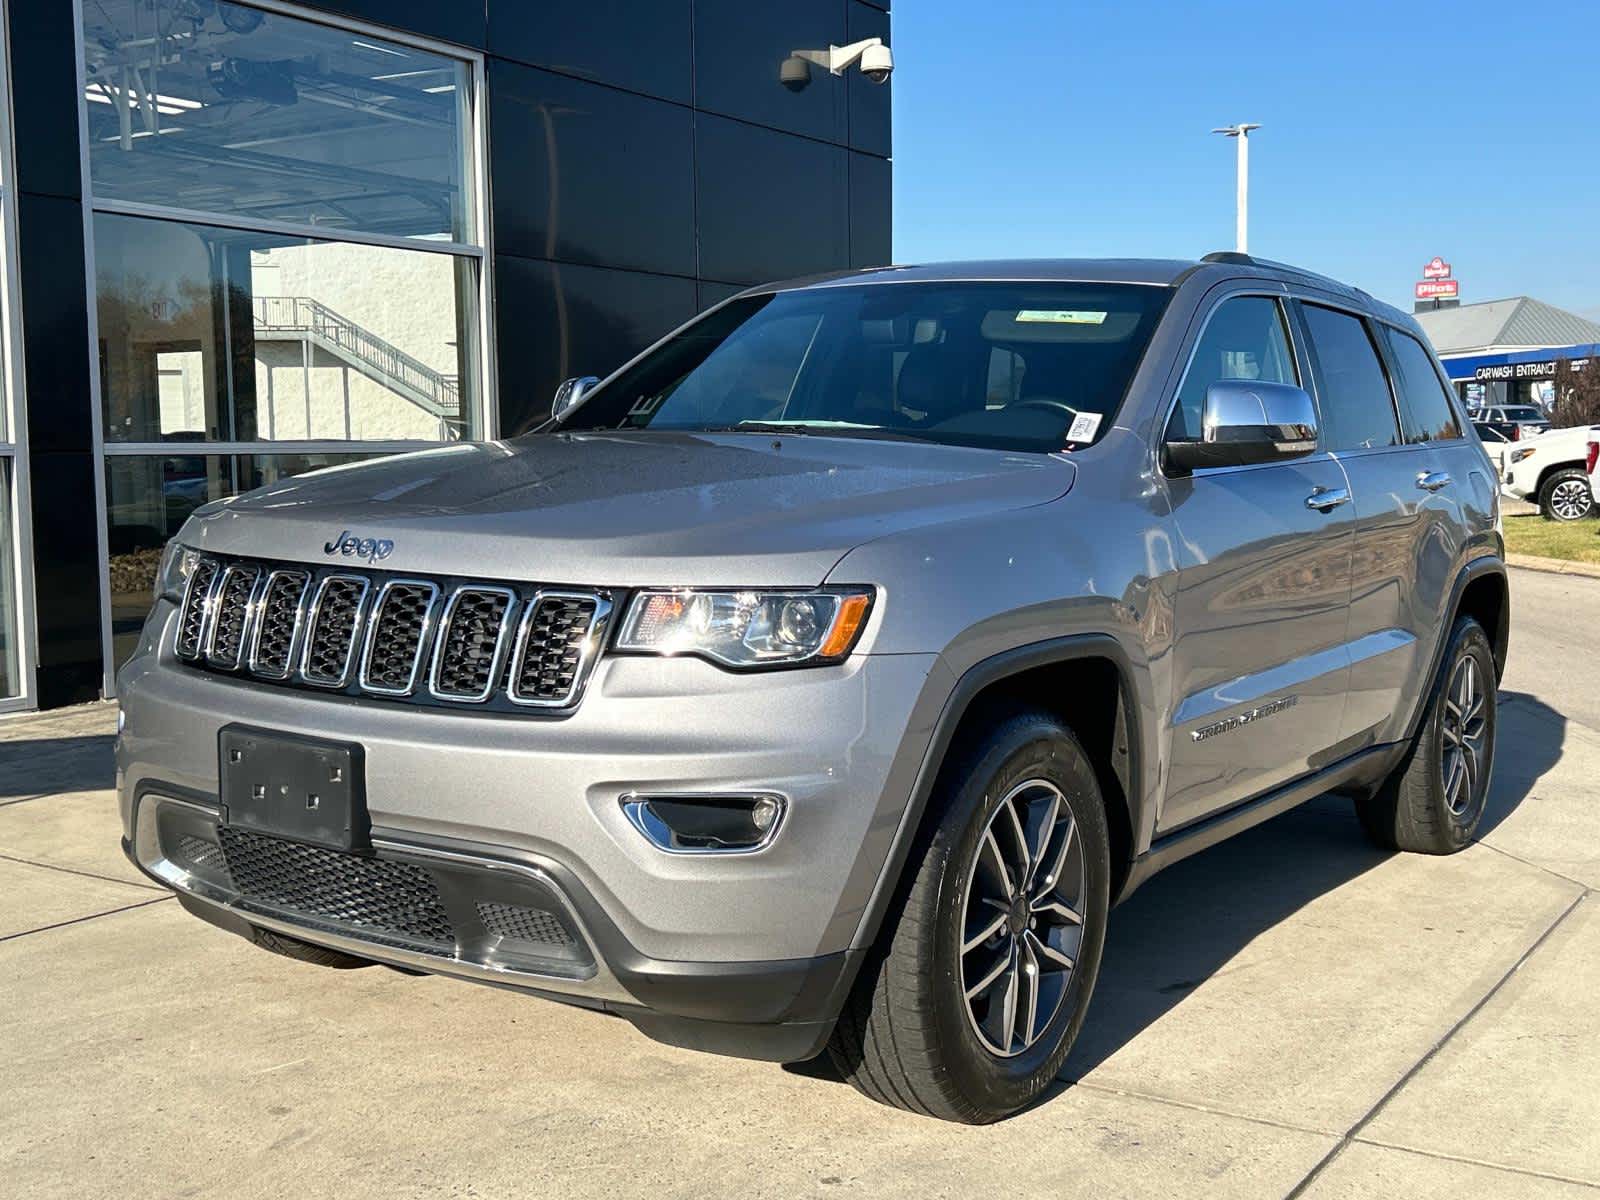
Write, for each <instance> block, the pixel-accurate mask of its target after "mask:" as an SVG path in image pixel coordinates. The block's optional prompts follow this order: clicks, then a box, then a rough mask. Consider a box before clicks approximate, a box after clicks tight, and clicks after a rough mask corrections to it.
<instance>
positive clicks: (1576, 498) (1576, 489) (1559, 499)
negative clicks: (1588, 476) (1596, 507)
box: [1550, 479, 1594, 521]
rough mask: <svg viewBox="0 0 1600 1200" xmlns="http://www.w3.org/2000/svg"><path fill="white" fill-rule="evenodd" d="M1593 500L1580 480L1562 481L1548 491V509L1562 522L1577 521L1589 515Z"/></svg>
mask: <svg viewBox="0 0 1600 1200" xmlns="http://www.w3.org/2000/svg"><path fill="white" fill-rule="evenodd" d="M1593 503H1594V498H1593V497H1592V496H1591V495H1590V494H1589V485H1588V484H1587V483H1585V482H1584V481H1583V480H1581V479H1563V480H1562V481H1561V482H1560V483H1558V484H1556V486H1555V487H1553V488H1551V489H1550V508H1551V510H1552V511H1553V512H1554V513H1555V514H1556V516H1558V517H1560V518H1561V519H1562V520H1563V521H1577V520H1579V519H1581V518H1583V517H1585V516H1588V514H1589V508H1590V506H1591V505H1592V504H1593Z"/></svg>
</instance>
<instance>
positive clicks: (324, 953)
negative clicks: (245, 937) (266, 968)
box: [250, 925, 378, 971]
mask: <svg viewBox="0 0 1600 1200" xmlns="http://www.w3.org/2000/svg"><path fill="white" fill-rule="evenodd" d="M250 940H251V941H252V942H254V943H255V944H256V945H257V946H260V947H261V948H262V949H263V950H270V951H272V953H274V954H281V955H283V956H284V957H285V958H292V959H295V960H296V961H298V962H303V963H310V964H311V965H312V966H317V967H332V968H333V969H334V970H336V971H351V970H354V969H355V968H357V967H375V966H377V965H378V964H377V963H375V962H373V961H372V960H371V959H369V958H357V957H355V955H353V954H346V953H344V952H343V951H342V950H330V949H328V947H326V946H313V945H312V944H311V943H310V942H302V941H301V940H300V939H299V938H292V937H289V936H287V935H286V934H282V933H277V932H275V931H274V930H271V929H262V928H261V927H260V926H259V925H252V926H251V927H250Z"/></svg>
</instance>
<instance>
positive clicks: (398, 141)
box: [83, 0, 474, 241]
mask: <svg viewBox="0 0 1600 1200" xmlns="http://www.w3.org/2000/svg"><path fill="white" fill-rule="evenodd" d="M83 20H84V47H85V56H84V76H85V80H86V83H87V86H86V88H85V91H84V110H85V121H86V125H85V128H86V129H87V132H88V143H89V170H90V177H91V180H92V186H93V190H94V194H95V195H96V196H97V197H99V198H102V199H118V200H131V201H139V202H142V203H146V204H162V205H170V206H173V207H178V208H187V209H197V210H204V211H207V212H215V213H226V214H230V215H233V216H239V217H257V218H273V219H276V220H281V221H296V222H301V223H307V224H310V223H315V224H317V225H319V226H325V227H327V228H328V230H329V232H330V233H333V232H336V231H337V230H340V229H358V230H363V231H365V232H368V233H387V234H393V235H396V236H402V237H447V238H452V239H455V240H457V241H471V240H472V239H473V237H474V231H473V228H472V221H471V215H472V202H471V196H472V188H471V186H470V184H469V182H468V181H469V180H470V179H471V169H470V158H469V150H468V147H469V146H470V138H469V136H468V131H469V128H470V126H469V121H468V113H469V112H470V111H471V98H470V96H469V95H468V91H469V88H470V84H471V79H470V74H469V72H468V69H467V67H466V65H465V64H464V63H462V62H460V61H458V60H456V59H452V58H445V57H442V56H440V55H437V54H430V53H428V52H427V51H425V50H417V49H414V48H412V47H410V46H403V45H400V44H399V43H396V42H389V41H386V40H384V39H382V38H375V37H369V36H366V35H356V34H352V33H350V32H348V31H345V30H340V29H335V28H331V27H329V26H325V25H318V24H314V23H312V22H310V21H303V20H299V19H298V18H295V17H287V16H283V15H281V14H278V13H268V12H263V11H261V10H260V9H255V8H248V7H245V6H244V5H241V4H229V3H220V2H219V3H209V2H208V3H197V2H195V0H96V2H95V3H92V4H91V3H85V4H84V5H83Z"/></svg>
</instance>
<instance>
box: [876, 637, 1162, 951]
mask: <svg viewBox="0 0 1600 1200" xmlns="http://www.w3.org/2000/svg"><path fill="white" fill-rule="evenodd" d="M1139 695H1140V693H1139V689H1138V687H1137V681H1136V675H1135V669H1134V665H1133V661H1132V659H1131V658H1130V657H1129V655H1128V653H1127V651H1126V650H1125V649H1124V648H1123V646H1122V643H1121V642H1119V641H1118V640H1117V639H1116V638H1115V637H1113V636H1111V635H1110V634H1103V633H1085V634H1075V635H1071V636H1066V637H1060V638H1052V639H1049V640H1047V641H1041V642H1033V643H1029V644H1027V645H1023V646H1018V647H1015V648H1013V649H1010V650H1006V651H1002V652H1001V653H998V654H995V655H993V656H992V657H990V658H986V659H984V660H982V661H980V662H978V663H976V664H974V665H973V666H971V667H969V668H968V669H967V670H966V671H965V672H964V673H963V674H962V675H961V676H960V678H959V679H958V680H957V682H956V685H955V687H954V688H953V689H952V690H951V692H950V695H949V697H948V698H947V700H946V701H945V705H944V708H943V710H942V711H941V713H940V715H939V718H938V721H937V722H936V724H935V726H934V732H933V736H932V738H931V739H930V741H929V744H928V748H927V751H926V753H925V754H924V756H923V760H922V765H921V767H920V769H919V770H918V773H917V776H916V782H915V785H914V786H913V788H912V792H911V797H910V800H909V802H908V803H907V806H906V811H905V814H904V816H903V817H902V819H901V822H900V828H899V830H898V831H897V833H896V836H895V841H894V845H893V847H892V848H891V850H890V852H889V857H888V860H887V862H886V863H885V864H884V868H883V871H882V873H881V875H880V877H879V880H878V884H877V887H876V889H875V890H874V892H873V894H872V897H871V899H870V900H869V902H868V904H867V909H866V912H865V913H864V915H863V917H862V921H861V925H860V927H859V928H858V930H857V935H856V940H855V942H854V945H856V946H858V947H866V946H871V945H872V944H873V943H874V942H875V941H876V940H877V938H878V935H879V933H880V931H881V930H882V927H883V922H884V918H885V916H886V915H887V914H888V912H889V909H890V907H891V905H892V904H893V902H894V899H895V895H896V893H897V891H898V890H899V888H900V886H901V883H902V881H903V879H904V878H905V874H906V871H907V870H908V869H909V868H910V862H909V860H910V856H911V850H912V847H913V846H914V845H915V843H916V840H917V835H918V833H919V831H920V830H921V828H922V826H923V823H924V821H925V819H926V817H927V815H928V802H929V800H930V799H931V797H932V795H933V791H934V788H935V786H936V785H937V784H938V782H939V778H940V774H941V772H942V770H943V769H944V767H945V764H946V763H947V762H949V761H950V760H951V759H952V757H953V755H952V750H955V749H958V748H959V746H960V739H961V738H962V737H964V736H967V735H969V734H971V733H972V732H973V731H975V730H977V729H980V728H982V727H983V726H984V724H986V723H987V722H988V721H989V720H990V719H991V718H992V717H993V716H995V715H997V714H999V713H1002V712H1005V711H1008V710H1013V709H1015V708H1017V707H1036V708H1040V709H1043V710H1044V711H1047V712H1051V713H1054V714H1056V715H1058V716H1060V717H1061V719H1062V720H1063V723H1065V724H1066V725H1067V726H1068V727H1069V728H1071V729H1072V730H1073V732H1074V734H1075V735H1076V736H1077V737H1078V739H1079V741H1080V743H1082V744H1083V747H1084V750H1085V751H1086V752H1087V753H1088V755H1089V758H1090V761H1091V762H1092V763H1093V764H1094V768H1095V774H1096V777H1097V779H1098V781H1099V783H1100V787H1101V793H1102V796H1103V797H1104V799H1105V807H1106V822H1107V827H1108V830H1109V832H1110V834H1111V853H1112V861H1111V869H1112V874H1111V895H1112V898H1113V901H1115V899H1116V898H1117V896H1118V895H1119V894H1120V893H1121V891H1122V888H1123V885H1124V884H1125V882H1126V881H1127V879H1128V876H1129V872H1130V870H1131V868H1132V864H1133V860H1134V858H1135V857H1136V855H1137V850H1136V847H1135V841H1136V839H1137V838H1138V837H1139V836H1140V831H1141V829H1143V827H1144V825H1143V822H1142V815H1143V814H1142V808H1143V804H1144V770H1145V758H1146V754H1145V750H1144V746H1143V742H1142V736H1143V734H1144V728H1143V721H1142V719H1141V717H1140V700H1139Z"/></svg>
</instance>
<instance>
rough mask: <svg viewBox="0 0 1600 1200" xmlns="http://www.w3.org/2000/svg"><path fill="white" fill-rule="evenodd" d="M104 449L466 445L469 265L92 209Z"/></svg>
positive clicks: (416, 253)
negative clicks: (160, 444)
mask: <svg viewBox="0 0 1600 1200" xmlns="http://www.w3.org/2000/svg"><path fill="white" fill-rule="evenodd" d="M94 236H95V267H96V272H97V279H96V304H97V306H98V310H97V311H98V314H99V331H100V380H101V389H102V396H103V401H104V420H105V436H106V439H107V440H108V441H112V442H118V441H123V442H127V441H134V442H156V441H219V440H220V441H252V440H257V439H260V440H275V441H282V440H293V441H304V440H307V439H319V440H320V439H337V440H340V441H350V440H378V441H391V440H407V441H409V440H417V441H433V440H441V439H451V438H456V437H460V436H463V435H465V436H471V435H472V434H473V433H474V432H475V430H474V429H473V422H472V414H473V412H474V411H475V405H474V404H473V403H472V399H471V397H470V396H469V395H467V394H466V391H465V390H464V388H463V381H468V382H470V381H471V380H472V378H473V377H474V373H473V372H472V371H471V370H470V369H469V366H470V362H471V350H472V347H474V346H475V345H476V333H475V332H474V331H475V329H476V314H475V312H474V308H475V298H476V296H477V285H476V281H475V278H474V275H475V271H476V265H477V264H476V262H475V260H471V259H465V258H456V257H454V256H451V255H447V254H434V253H428V252H425V251H420V250H401V249H393V248H388V247H380V246H366V245H356V244H352V243H348V242H324V241H313V240H309V239H304V238H286V237H283V236H280V235H276V234H259V233H245V232H241V231H238V230H231V229H218V228H214V227H211V226H204V225H186V224H180V223H177V222H173V221H151V220H145V219H143V218H138V217H124V216H117V215H112V214H108V213H100V214H97V215H96V216H95V220H94Z"/></svg>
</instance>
